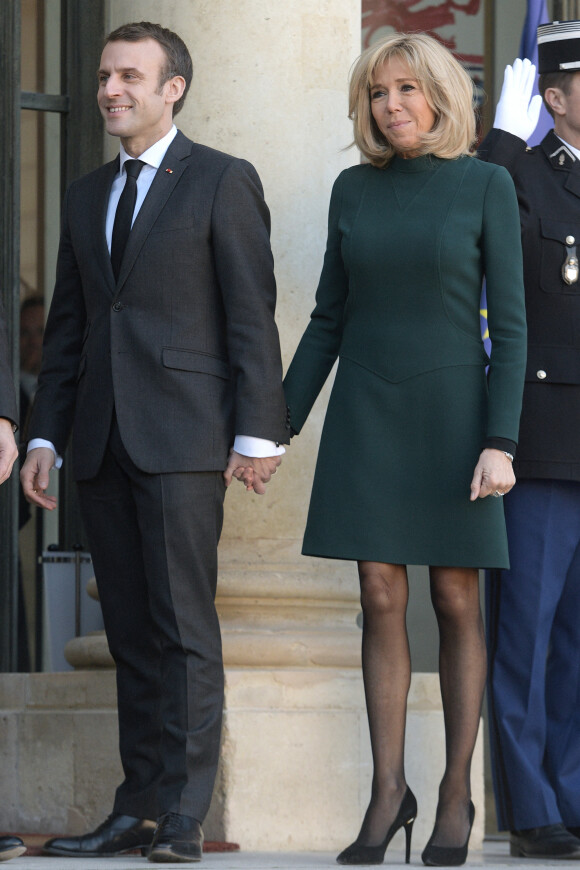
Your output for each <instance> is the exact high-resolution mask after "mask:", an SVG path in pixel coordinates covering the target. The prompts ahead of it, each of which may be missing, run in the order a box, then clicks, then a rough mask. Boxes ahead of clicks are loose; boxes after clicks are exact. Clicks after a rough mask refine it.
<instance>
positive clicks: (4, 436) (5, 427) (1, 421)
mask: <svg viewBox="0 0 580 870" xmlns="http://www.w3.org/2000/svg"><path fill="white" fill-rule="evenodd" d="M17 459H18V447H17V446H16V441H15V440H14V432H13V431H12V421H11V420H7V419H6V418H5V417H0V483H4V481H5V480H8V478H9V477H10V473H11V471H12V466H13V465H14V463H15V461H16V460H17Z"/></svg>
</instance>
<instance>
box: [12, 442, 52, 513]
mask: <svg viewBox="0 0 580 870" xmlns="http://www.w3.org/2000/svg"><path fill="white" fill-rule="evenodd" d="M54 458H55V457H54V453H53V451H52V450H51V449H50V447H35V448H34V449H33V450H30V451H29V452H28V456H27V457H26V461H25V463H24V465H23V466H22V469H21V471H20V482H21V483H22V489H23V491H24V496H25V498H26V501H29V502H30V503H31V504H37V505H38V506H39V507H42V508H46V510H47V511H52V510H54V509H55V507H56V498H55V497H54V496H53V495H46V494H45V490H46V488H47V487H48V478H49V472H50V469H51V468H52V467H53V466H54Z"/></svg>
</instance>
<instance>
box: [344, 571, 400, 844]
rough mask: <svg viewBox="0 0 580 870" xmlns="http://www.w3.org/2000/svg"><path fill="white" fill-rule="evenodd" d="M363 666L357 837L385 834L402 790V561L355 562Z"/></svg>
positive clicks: (367, 840)
mask: <svg viewBox="0 0 580 870" xmlns="http://www.w3.org/2000/svg"><path fill="white" fill-rule="evenodd" d="M358 571H359V578H360V588H361V605H362V611H363V637H362V669H363V678H364V686H365V697H366V704H367V714H368V720H369V729H370V736H371V747H372V754H373V765H374V768H373V784H372V795H371V801H370V804H369V807H368V809H367V812H366V815H365V818H364V821H363V824H362V828H361V831H360V834H359V836H358V840H357V842H359V843H361V844H364V845H367V846H375V845H378V844H379V843H380V842H381V841H382V840H384V838H385V836H386V834H387V831H388V829H389V828H390V826H391V824H392V823H393V821H394V820H395V817H396V815H397V811H398V809H399V807H400V805H401V801H402V800H403V796H404V794H405V790H406V782H405V771H404V764H403V752H404V744H405V720H406V715H407V695H408V693H409V686H410V682H411V659H410V654H409V642H408V639H407V627H406V622H405V617H406V611H407V601H408V598H409V587H408V583H407V570H406V568H405V566H404V565H387V564H383V563H381V562H359V563H358Z"/></svg>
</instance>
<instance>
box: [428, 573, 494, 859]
mask: <svg viewBox="0 0 580 870" xmlns="http://www.w3.org/2000/svg"><path fill="white" fill-rule="evenodd" d="M429 573H430V578H431V600H432V602H433V607H434V609H435V615H436V617H437V623H438V625H439V680H440V683H441V699H442V702H443V716H444V720H445V753H446V764H445V773H444V775H443V779H442V780H441V784H440V786H439V802H438V805H437V815H436V819H435V830H434V833H433V839H432V843H433V845H436V846H462V845H463V844H464V843H465V841H466V839H467V836H468V832H469V816H468V812H469V800H470V797H471V784H470V773H471V758H472V755H473V750H474V747H475V741H476V738H477V733H478V728H479V719H480V715H481V704H482V700H483V691H484V688H485V674H486V649H485V636H484V630H483V620H482V617H481V610H480V605H479V578H478V573H477V571H476V570H475V569H472V568H441V567H431V568H430V569H429Z"/></svg>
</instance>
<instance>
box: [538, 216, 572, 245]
mask: <svg viewBox="0 0 580 870" xmlns="http://www.w3.org/2000/svg"><path fill="white" fill-rule="evenodd" d="M541 225H542V236H543V238H544V239H552V240H553V241H555V242H560V244H562V245H565V244H566V239H567V237H568V236H572V237H573V239H574V241H573V242H570V243H569V244H571V245H575V244H580V224H577V223H575V222H574V221H555V220H551V219H549V218H542V219H541Z"/></svg>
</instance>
